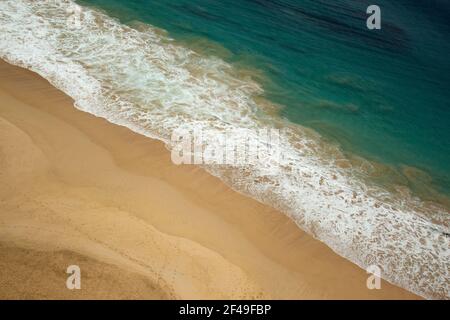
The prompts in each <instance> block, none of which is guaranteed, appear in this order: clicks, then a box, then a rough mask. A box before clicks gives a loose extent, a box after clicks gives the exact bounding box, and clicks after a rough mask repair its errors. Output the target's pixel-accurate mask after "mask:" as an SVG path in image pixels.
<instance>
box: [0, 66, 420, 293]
mask: <svg viewBox="0 0 450 320" xmlns="http://www.w3.org/2000/svg"><path fill="white" fill-rule="evenodd" d="M0 182H1V183H0V298H6V299H12V298H27V299H39V298H46V299H55V298H61V299H79V298H100V299H113V298H114V299H115V298H119V299H120V298H123V299H128V298H143V299H154V298H156V299H158V298H175V299H186V298H189V299H215V298H223V299H229V298H236V299H240V298H246V299H247V298H274V299H313V298H319V299H325V298H338V299H346V298H357V299H410V298H417V297H416V296H414V295H412V294H411V293H408V292H407V291H405V290H403V289H401V288H398V287H395V286H393V285H391V284H389V283H387V282H384V281H383V282H382V288H381V290H368V289H367V288H366V279H367V276H368V275H367V274H366V272H365V271H364V270H362V269H360V268H358V267H357V266H355V265H354V264H352V263H350V262H348V261H347V260H345V259H343V258H341V257H340V256H338V255H337V254H335V253H334V252H333V251H332V250H330V249H329V248H328V247H327V246H325V245H324V244H322V243H321V242H319V241H317V240H315V239H313V238H312V237H310V236H309V235H307V234H305V233H304V232H302V231H301V230H300V229H299V228H298V227H297V226H296V225H295V224H294V223H293V222H292V221H290V220H289V219H288V218H287V217H286V216H285V215H283V214H282V213H280V212H278V211H276V210H274V209H272V208H270V207H267V206H264V205H262V204H260V203H258V202H257V201H255V200H253V199H250V198H247V197H245V196H243V195H240V194H238V193H236V192H234V191H232V190H231V189H230V188H228V187H227V186H226V185H224V184H223V183H222V182H221V181H220V180H219V179H217V178H215V177H212V176H211V175H209V174H207V173H206V172H205V171H203V170H202V169H199V168H196V167H194V166H175V165H173V164H172V163H171V161H170V154H169V152H168V151H167V150H166V149H165V148H164V146H163V144H162V143H160V142H158V141H154V140H151V139H149V138H146V137H143V136H140V135H137V134H134V133H133V132H131V131H130V130H128V129H127V128H123V127H119V126H116V125H113V124H110V123H108V122H107V121H105V120H103V119H100V118H96V117H94V116H92V115H90V114H87V113H84V112H81V111H78V110H76V109H75V108H74V107H73V101H72V100H71V99H70V98H69V97H67V96H66V95H65V94H63V93H62V92H60V91H58V90H56V89H55V88H54V87H52V86H51V85H50V84H49V83H48V82H47V81H46V80H44V79H43V78H41V77H39V76H38V75H36V74H34V73H32V72H30V71H27V70H24V69H21V68H18V67H13V66H11V65H9V64H7V63H5V62H3V61H2V62H0ZM69 265H79V266H80V268H81V290H72V291H71V290H68V289H67V288H66V286H65V283H66V278H67V276H68V275H67V274H66V268H67V267H68V266H69Z"/></svg>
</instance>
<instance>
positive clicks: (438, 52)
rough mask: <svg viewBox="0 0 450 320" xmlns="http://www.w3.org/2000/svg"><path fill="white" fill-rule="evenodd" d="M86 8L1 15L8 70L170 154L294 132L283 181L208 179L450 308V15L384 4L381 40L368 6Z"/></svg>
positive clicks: (86, 0) (67, 4) (18, 8)
mask: <svg viewBox="0 0 450 320" xmlns="http://www.w3.org/2000/svg"><path fill="white" fill-rule="evenodd" d="M74 3H75V2H73V1H62V0H45V1H44V0H43V1H27V0H14V1H10V0H2V1H0V27H1V29H0V57H1V58H3V59H5V60H7V61H9V62H10V63H13V64H16V65H20V66H23V67H26V68H29V69H31V70H33V71H36V72H38V73H39V74H41V75H42V76H43V77H45V78H47V79H48V80H49V81H50V82H51V83H52V84H53V85H55V86H56V87H58V88H59V89H61V90H63V91H64V92H66V93H67V94H68V95H69V96H71V97H72V98H73V99H74V100H75V106H76V107H77V108H79V109H81V110H84V111H87V112H90V113H92V114H95V115H97V116H101V117H104V118H106V119H107V120H109V121H110V122H113V123H117V124H120V125H124V126H127V127H129V128H130V129H132V130H134V131H136V132H138V133H141V134H144V135H146V136H149V137H151V138H155V139H159V140H162V141H164V142H166V144H167V146H168V148H169V149H170V148H171V147H172V146H171V141H170V137H171V133H172V132H173V131H174V130H176V129H177V128H179V127H180V126H183V127H184V128H187V129H189V130H194V129H212V128H214V129H216V130H222V131H227V130H236V129H239V128H245V129H247V130H249V132H254V139H256V140H257V139H258V135H257V131H258V130H259V129H261V128H272V127H276V128H283V135H282V137H281V141H282V148H283V150H282V153H283V156H284V157H285V160H286V162H284V163H283V166H282V167H281V169H280V168H278V167H277V168H275V166H274V164H273V163H271V162H268V161H264V159H261V160H260V161H259V162H258V163H257V164H256V165H252V166H236V167H233V166H228V167H223V166H213V165H209V166H204V167H205V169H206V170H208V171H209V172H210V173H212V174H214V175H216V176H218V177H220V178H221V179H222V180H223V181H225V182H226V183H227V184H229V185H230V186H231V187H232V188H234V189H235V190H237V191H239V192H242V193H244V194H246V195H248V196H251V197H253V198H255V199H257V200H259V201H261V202H264V203H266V204H268V205H271V206H273V207H275V208H278V209H280V210H281V211H283V212H284V213H286V214H287V215H288V216H290V217H291V218H292V219H293V220H294V221H295V222H296V223H297V224H298V225H299V227H300V228H302V229H304V230H305V231H307V232H309V233H310V234H312V235H313V236H314V237H316V238H318V239H320V240H321V241H323V242H325V243H326V244H327V245H328V246H330V247H331V248H332V249H333V250H334V251H336V252H337V253H338V254H340V255H342V256H344V257H346V258H347V259H349V260H351V261H352V262H354V263H356V264H357V265H359V266H361V267H363V268H366V267H368V266H370V265H378V266H380V268H381V270H382V276H383V278H385V279H386V280H388V281H390V282H392V283H394V284H397V285H399V286H402V287H404V288H406V289H408V290H410V291H413V292H415V293H417V294H419V295H422V296H424V297H426V298H447V299H449V298H450V274H449V272H450V271H449V269H450V212H449V208H450V201H449V197H450V129H449V125H450V90H449V87H450V59H448V54H449V53H450V41H449V40H450V39H449V38H450V32H449V31H450V3H449V2H447V1H444V0H442V1H441V0H421V1H419V0H411V1H386V0H378V1H377V3H376V4H378V5H379V6H380V7H381V12H382V29H381V30H373V31H371V30H368V29H367V27H366V18H367V16H368V15H367V14H366V9H367V7H368V6H369V5H370V4H373V3H372V2H369V1H365V0H358V1H356V0H335V1H331V0H330V1H324V0H314V1H313V0H272V1H269V0H223V1H213V0H191V1H185V0H164V1H150V0H121V1H118V0H83V1H77V2H76V3H78V5H80V6H81V7H79V8H78V7H76V6H75V5H74ZM208 139H210V140H208ZM206 142H207V143H208V142H209V143H210V144H214V143H215V141H214V137H207V140H206ZM261 143H264V142H261Z"/></svg>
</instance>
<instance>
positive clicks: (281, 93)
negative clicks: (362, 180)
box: [80, 0, 450, 195]
mask: <svg viewBox="0 0 450 320" xmlns="http://www.w3.org/2000/svg"><path fill="white" fill-rule="evenodd" d="M80 3H81V4H88V5H94V6H98V7H100V8H102V9H104V10H106V11H107V12H108V13H109V14H110V15H112V16H116V17H118V18H120V19H121V20H122V21H123V22H124V23H131V22H133V21H136V20H138V21H142V22H146V23H150V24H152V25H154V26H157V27H160V28H163V29H165V30H167V31H169V33H170V35H171V36H172V37H174V38H175V39H177V40H180V41H183V42H184V43H190V45H191V46H193V47H195V48H196V49H198V50H201V51H202V52H204V53H208V54H214V55H219V56H221V57H222V58H224V59H226V60H227V61H229V62H231V63H234V64H236V65H237V66H240V67H245V66H247V67H251V68H254V69H258V70H261V72H262V74H263V76H262V77H261V79H259V77H257V73H255V77H257V78H258V80H259V81H261V82H262V83H263V85H264V88H265V90H266V96H267V97H268V98H269V99H271V100H272V101H274V102H277V103H279V104H281V105H282V106H283V108H282V110H281V111H280V114H281V115H282V116H283V117H286V118H288V119H289V120H291V121H293V122H296V123H299V124H302V125H305V126H308V127H311V128H314V129H315V130H317V131H319V132H320V133H322V134H323V135H324V136H325V137H327V138H329V139H330V140H333V141H336V142H338V143H339V144H340V145H341V146H342V147H343V148H344V150H346V151H348V152H351V153H353V154H357V155H361V156H363V157H366V158H368V159H370V160H375V161H378V162H382V163H384V164H388V165H391V166H393V167H395V168H402V167H403V166H412V167H415V168H418V169H421V170H423V171H425V172H427V173H428V174H429V175H430V176H431V178H432V182H431V184H432V185H433V186H434V187H435V188H436V189H438V190H439V191H441V192H443V193H445V194H447V195H449V194H450V129H449V124H450V60H449V54H450V44H449V40H450V39H449V38H450V32H449V31H450V2H447V1H445V0H421V1H418V0H414V1H387V0H377V1H366V0H327V1H325V0H272V1H269V0H222V1H213V0H189V1H188V0H154V1H151V0H83V1H80ZM374 3H376V4H378V5H379V6H380V7H381V11H382V29H381V30H375V31H371V30H368V29H367V27H366V18H367V14H366V8H367V7H368V6H369V5H370V4H374ZM202 39H207V40H208V41H207V42H206V41H201V40H202ZM220 48H225V49H227V50H223V49H220ZM422 182H423V180H422V181H419V184H420V183H422ZM409 183H413V182H411V181H410V182H409ZM412 187H413V188H414V185H412Z"/></svg>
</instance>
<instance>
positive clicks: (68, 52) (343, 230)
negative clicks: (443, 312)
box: [0, 0, 450, 299]
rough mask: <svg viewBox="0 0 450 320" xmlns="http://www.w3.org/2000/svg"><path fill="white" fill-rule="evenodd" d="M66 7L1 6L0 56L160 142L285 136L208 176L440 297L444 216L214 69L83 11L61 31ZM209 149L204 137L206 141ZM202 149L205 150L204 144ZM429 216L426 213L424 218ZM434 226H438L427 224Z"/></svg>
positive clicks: (214, 63) (449, 255) (206, 60)
mask: <svg viewBox="0 0 450 320" xmlns="http://www.w3.org/2000/svg"><path fill="white" fill-rule="evenodd" d="M72 5H73V2H72V1H69V0H67V1H63V0H42V1H31V0H29V1H27V0H12V1H10V0H2V1H0V27H1V29H0V57H1V58H3V59H5V60H7V61H9V62H10V63H12V64H16V65H20V66H23V67H26V68H28V69H30V70H33V71H35V72H37V73H39V74H40V75H42V76H43V77H45V78H46V79H48V80H49V81H50V82H51V83H52V84H53V85H55V86H56V87H57V88H59V89H61V90H62V91H64V92H65V93H66V94H68V95H69V96H71V97H72V98H73V99H74V100H75V106H76V107H77V108H79V109H81V110H83V111H86V112H89V113H91V114H94V115H96V116H101V117H104V118H106V119H107V120H109V121H110V122H113V123H116V124H120V125H124V126H127V127H128V128H130V129H132V130H134V131H135V132H137V133H140V134H143V135H146V136H149V137H152V138H156V139H159V140H162V141H164V142H165V143H167V144H168V147H169V148H170V137H171V133H172V132H173V130H175V129H178V128H179V127H180V126H181V125H182V126H183V128H185V129H189V130H205V131H208V132H214V130H210V129H219V130H224V131H226V130H236V129H239V128H245V129H247V130H253V129H254V130H255V139H257V136H258V135H257V133H256V131H257V129H260V128H263V127H267V126H269V125H268V123H272V124H275V123H277V124H278V125H280V124H281V125H282V126H283V127H285V128H286V130H285V131H284V132H285V133H284V134H283V135H282V137H281V142H282V148H283V150H282V153H283V156H284V160H285V161H284V163H283V165H282V167H281V169H280V168H279V167H278V166H277V168H276V170H277V172H276V174H268V173H270V172H271V168H272V167H271V166H272V165H273V164H272V163H270V162H265V161H263V160H261V161H259V162H258V163H257V164H256V165H253V166H251V167H250V166H248V167H227V168H223V167H220V166H209V167H206V169H207V170H208V171H209V172H211V173H212V174H214V175H216V176H218V177H220V178H221V179H223V180H224V181H225V182H226V183H228V184H229V185H230V186H232V187H233V188H234V189H236V190H237V191H239V192H242V193H244V194H247V195H250V196H252V197H254V198H255V199H258V200H259V201H261V202H264V203H267V204H269V205H271V206H274V207H276V208H278V209H280V210H282V211H284V212H285V213H286V214H287V215H289V216H290V217H291V218H292V219H293V220H294V221H295V222H296V223H297V224H298V225H299V226H300V227H301V228H302V229H304V230H306V231H307V232H309V233H311V234H312V235H314V236H315V237H316V238H318V239H320V240H321V241H323V242H325V243H326V244H327V245H329V246H330V247H331V248H332V249H333V250H335V251H336V252H337V253H338V254H340V255H342V256H344V257H346V258H348V259H349V260H351V261H353V262H354V263H356V264H358V265H359V266H361V267H364V268H366V267H367V266H369V265H373V264H377V265H379V266H380V267H381V268H382V275H383V277H384V278H385V279H387V280H388V281H390V282H392V283H395V284H397V285H400V286H402V287H404V288H406V289H408V290H410V291H413V292H415V293H417V294H420V295H422V296H424V297H427V298H447V299H448V298H450V292H449V291H450V276H449V268H450V249H449V248H450V238H449V237H448V234H449V233H450V232H449V220H448V217H449V213H448V212H447V211H446V210H444V209H441V208H439V207H437V206H436V207H434V208H430V207H425V205H424V204H422V203H421V202H420V201H419V200H418V199H415V198H411V197H403V198H399V197H396V196H393V195H392V194H390V193H388V192H386V191H385V190H383V189H382V188H381V187H377V186H374V185H371V184H368V183H365V182H364V181H363V180H362V179H360V178H356V177H357V176H360V175H361V173H360V172H359V171H358V169H357V168H351V169H345V170H344V169H342V168H339V167H338V166H337V165H336V164H335V160H336V159H335V156H336V154H338V155H339V153H336V152H335V156H334V157H331V156H329V150H327V149H326V147H324V145H323V143H321V142H320V138H319V137H316V136H314V135H312V134H311V133H309V132H308V131H307V130H304V129H302V128H301V127H298V126H294V125H291V124H288V123H286V122H284V121H283V120H281V119H277V118H275V117H270V116H267V115H266V116H264V113H263V112H261V108H260V107H259V106H258V103H257V102H256V101H255V97H256V96H258V95H260V94H261V93H262V92H263V91H262V89H261V87H260V86H259V85H258V84H257V83H255V82H254V81H251V80H250V79H240V78H237V77H236V76H234V75H233V74H235V73H234V72H233V67H232V66H230V65H229V64H227V63H225V62H224V61H222V60H220V59H218V58H214V57H206V56H202V55H200V54H197V53H195V52H193V51H191V50H189V49H187V48H184V47H182V46H180V45H178V44H177V43H176V42H175V41H173V40H172V39H170V38H168V37H166V36H163V35H161V34H160V33H159V32H157V30H156V29H155V28H153V27H152V26H148V27H147V28H146V29H145V30H140V31H138V30H135V29H132V28H130V27H128V26H125V25H123V24H121V23H119V22H118V21H116V20H114V19H112V18H110V17H108V16H107V15H105V14H103V13H101V12H99V11H97V10H93V9H89V8H83V10H82V16H81V23H80V28H70V27H69V26H68V25H67V18H68V14H69V13H70V12H73V10H72V11H71V10H68V8H70V6H72ZM204 139H211V141H214V137H209V138H208V137H205V138H204ZM206 141H208V140H206ZM430 210H431V211H430ZM430 217H433V218H434V221H436V220H439V221H440V223H439V224H438V223H433V222H432V219H431V218H430Z"/></svg>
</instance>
